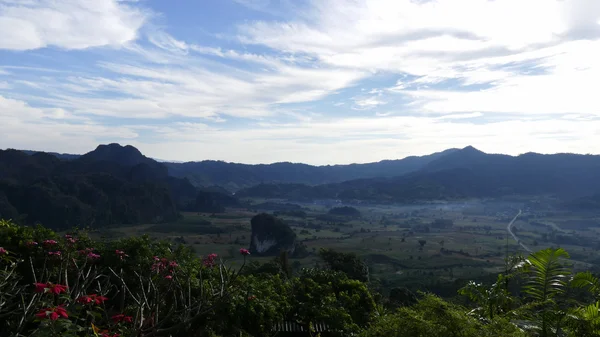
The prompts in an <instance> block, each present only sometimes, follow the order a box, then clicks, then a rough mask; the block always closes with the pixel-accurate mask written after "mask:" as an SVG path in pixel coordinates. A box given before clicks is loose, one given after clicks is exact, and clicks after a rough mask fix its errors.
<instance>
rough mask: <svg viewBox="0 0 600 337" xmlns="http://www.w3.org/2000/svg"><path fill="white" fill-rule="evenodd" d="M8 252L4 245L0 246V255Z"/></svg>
mask: <svg viewBox="0 0 600 337" xmlns="http://www.w3.org/2000/svg"><path fill="white" fill-rule="evenodd" d="M6 254H8V250H6V249H4V247H0V255H6Z"/></svg>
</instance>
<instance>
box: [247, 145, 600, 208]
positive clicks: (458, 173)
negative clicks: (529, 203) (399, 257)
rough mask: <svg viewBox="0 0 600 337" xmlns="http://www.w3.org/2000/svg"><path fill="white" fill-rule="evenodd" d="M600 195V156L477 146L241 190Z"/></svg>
mask: <svg viewBox="0 0 600 337" xmlns="http://www.w3.org/2000/svg"><path fill="white" fill-rule="evenodd" d="M598 192H600V156H596V155H576V154H554V155H541V154H535V153H527V154H523V155H520V156H516V157H513V156H507V155H496V154H486V153H483V152H481V151H479V150H477V149H474V148H472V147H467V148H465V149H462V150H458V151H453V152H451V153H448V154H446V155H444V156H440V157H439V158H437V159H436V160H433V161H431V162H429V163H428V164H427V165H425V166H424V167H423V168H422V169H420V170H418V171H415V172H411V173H408V174H405V175H402V176H397V177H392V178H386V177H381V178H373V179H358V180H350V181H345V182H341V183H336V184H324V185H319V186H308V185H303V184H261V185H258V186H254V187H250V188H247V189H243V190H241V191H239V192H238V193H237V194H238V195H240V196H247V197H250V196H252V197H268V198H271V197H276V198H289V199H310V198H316V199H323V198H336V199H342V200H370V201H378V202H410V201H415V200H432V199H446V200H452V199H464V198H479V197H499V196H506V195H542V194H550V195H557V196H559V197H562V198H575V197H581V196H586V195H591V194H595V193H598Z"/></svg>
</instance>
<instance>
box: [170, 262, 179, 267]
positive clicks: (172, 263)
mask: <svg viewBox="0 0 600 337" xmlns="http://www.w3.org/2000/svg"><path fill="white" fill-rule="evenodd" d="M169 267H172V268H176V267H179V265H178V264H177V262H175V261H171V262H169Z"/></svg>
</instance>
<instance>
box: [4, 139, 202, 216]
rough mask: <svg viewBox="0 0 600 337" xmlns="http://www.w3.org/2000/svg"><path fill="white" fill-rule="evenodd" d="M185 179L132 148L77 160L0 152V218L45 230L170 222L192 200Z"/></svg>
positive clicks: (109, 148) (106, 149) (107, 149)
mask: <svg viewBox="0 0 600 337" xmlns="http://www.w3.org/2000/svg"><path fill="white" fill-rule="evenodd" d="M196 194H197V190H196V188H195V187H194V186H192V185H191V184H190V183H189V181H187V180H185V179H179V178H174V177H171V176H169V175H168V170H167V168H166V167H164V165H162V164H160V163H158V162H156V161H154V160H152V159H150V158H147V157H145V156H143V155H142V154H141V153H140V152H139V151H138V150H137V149H136V148H134V147H132V146H121V145H119V144H109V145H100V146H98V147H97V148H96V149H95V150H94V151H91V152H89V153H87V154H85V155H83V156H80V157H77V158H74V159H73V158H70V159H68V160H65V159H60V158H59V157H57V156H55V155H53V154H47V153H33V154H31V155H29V154H27V153H25V152H23V151H17V150H0V216H2V217H10V218H13V219H15V220H17V221H19V222H22V223H25V224H34V223H42V224H43V225H45V226H47V227H50V228H68V227H72V226H87V225H92V226H93V225H108V224H129V223H154V222H163V221H172V220H174V219H176V218H177V217H178V208H180V207H184V205H186V203H189V202H192V201H195V199H196V196H197V195H196Z"/></svg>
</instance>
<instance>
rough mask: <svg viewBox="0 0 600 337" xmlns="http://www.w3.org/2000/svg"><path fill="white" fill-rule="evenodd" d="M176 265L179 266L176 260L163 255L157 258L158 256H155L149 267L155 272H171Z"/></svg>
mask: <svg viewBox="0 0 600 337" xmlns="http://www.w3.org/2000/svg"><path fill="white" fill-rule="evenodd" d="M177 267H179V264H178V263H177V262H176V261H169V259H167V258H165V257H163V258H159V257H158V256H155V257H154V263H153V264H152V267H150V269H151V270H152V271H153V272H155V273H160V272H163V271H167V272H168V273H169V274H173V273H174V272H175V268H177ZM169 276H170V275H169ZM171 278H172V277H171Z"/></svg>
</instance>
